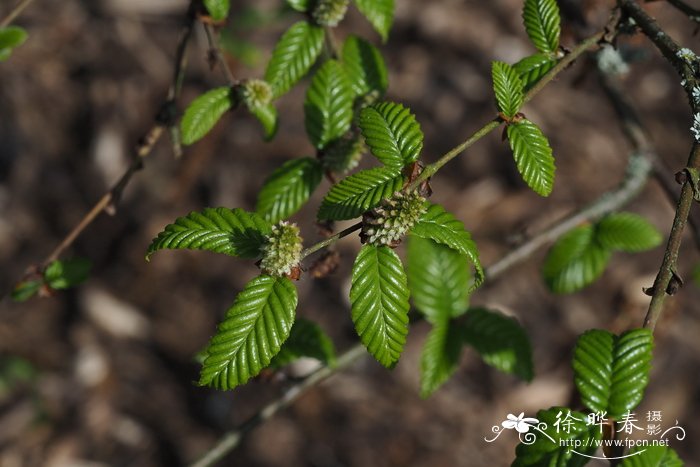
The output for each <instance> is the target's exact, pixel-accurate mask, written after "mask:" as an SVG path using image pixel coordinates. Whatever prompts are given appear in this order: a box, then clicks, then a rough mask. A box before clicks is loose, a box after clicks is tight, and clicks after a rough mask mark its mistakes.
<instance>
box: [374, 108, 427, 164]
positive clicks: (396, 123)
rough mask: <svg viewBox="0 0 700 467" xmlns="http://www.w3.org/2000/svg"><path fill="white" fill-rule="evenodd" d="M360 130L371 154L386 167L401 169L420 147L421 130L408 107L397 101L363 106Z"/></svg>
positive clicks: (413, 159)
mask: <svg viewBox="0 0 700 467" xmlns="http://www.w3.org/2000/svg"><path fill="white" fill-rule="evenodd" d="M360 130H362V136H364V137H365V143H366V144H367V147H369V150H370V152H371V153H372V154H374V156H375V157H376V158H377V159H379V161H380V162H381V163H383V164H384V165H386V166H388V167H393V168H395V169H399V170H400V169H401V168H403V167H404V166H405V165H406V164H410V163H411V162H415V161H417V160H418V157H419V156H420V152H421V150H422V149H423V132H422V131H421V129H420V125H419V124H418V122H417V121H416V117H415V116H414V115H413V114H412V113H411V111H410V110H409V109H408V108H406V107H404V106H403V105H401V104H397V103H394V102H381V103H379V104H374V105H372V106H371V107H365V108H364V109H362V113H361V114H360Z"/></svg>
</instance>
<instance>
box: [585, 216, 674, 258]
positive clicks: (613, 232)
mask: <svg viewBox="0 0 700 467" xmlns="http://www.w3.org/2000/svg"><path fill="white" fill-rule="evenodd" d="M595 235H596V239H597V240H598V243H600V245H601V246H603V247H604V248H609V249H611V250H621V251H628V252H631V253H634V252H638V251H645V250H650V249H652V248H654V247H657V246H659V245H660V244H661V242H662V240H663V237H662V236H661V233H660V232H659V231H658V230H656V227H654V226H653V225H652V224H651V223H650V222H649V221H647V220H646V219H645V218H643V217H642V216H638V215H637V214H632V213H631V212H621V213H618V214H610V215H608V216H606V217H604V218H603V219H602V220H601V221H600V222H598V224H597V226H596V233H595Z"/></svg>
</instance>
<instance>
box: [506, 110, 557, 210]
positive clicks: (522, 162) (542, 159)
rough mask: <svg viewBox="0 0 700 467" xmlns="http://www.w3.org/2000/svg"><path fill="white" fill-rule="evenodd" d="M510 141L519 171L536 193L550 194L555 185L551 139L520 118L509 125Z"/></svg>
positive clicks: (529, 122) (535, 126) (532, 124)
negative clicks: (548, 139)
mask: <svg viewBox="0 0 700 467" xmlns="http://www.w3.org/2000/svg"><path fill="white" fill-rule="evenodd" d="M507 132H508V142H509V143H510V148H511V149H512V150H513V158H514V159H515V164H516V165H517V167H518V172H520V175H521V176H522V177H523V180H525V183H527V184H528V186H529V187H530V188H532V189H533V190H534V191H535V193H537V194H539V195H541V196H549V194H550V193H551V192H552V188H553V187H554V172H555V170H556V168H555V166H554V156H552V148H551V147H550V146H549V141H547V138H546V137H545V136H544V135H543V134H542V131H541V130H540V129H539V128H538V127H537V125H535V124H534V123H532V122H531V121H529V120H525V119H523V120H520V121H519V122H514V123H513V124H511V125H508V127H507Z"/></svg>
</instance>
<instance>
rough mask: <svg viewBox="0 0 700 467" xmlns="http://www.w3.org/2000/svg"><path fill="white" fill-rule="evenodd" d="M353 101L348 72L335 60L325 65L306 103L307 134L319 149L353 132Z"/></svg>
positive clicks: (315, 76) (308, 93)
mask: <svg viewBox="0 0 700 467" xmlns="http://www.w3.org/2000/svg"><path fill="white" fill-rule="evenodd" d="M352 101H353V94H352V89H351V88H350V83H349V81H348V78H347V76H346V74H345V70H344V69H343V67H342V66H341V65H340V63H339V62H337V61H336V60H328V61H326V63H324V64H323V66H322V67H321V68H320V69H319V70H318V72H316V74H315V75H314V78H313V79H312V80H311V85H310V86H309V90H308V91H307V93H306V101H305V102H304V117H305V118H304V123H305V125H306V132H307V133H308V135H309V139H310V140H311V143H312V144H313V145H314V146H315V147H316V148H317V149H323V148H325V147H326V145H327V144H328V143H330V142H331V141H334V140H336V139H338V138H340V137H341V136H343V135H344V134H345V132H347V131H348V129H350V123H352Z"/></svg>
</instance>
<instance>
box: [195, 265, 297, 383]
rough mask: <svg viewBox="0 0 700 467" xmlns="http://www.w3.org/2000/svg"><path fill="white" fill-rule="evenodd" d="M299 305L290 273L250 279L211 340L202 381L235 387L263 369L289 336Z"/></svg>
mask: <svg viewBox="0 0 700 467" xmlns="http://www.w3.org/2000/svg"><path fill="white" fill-rule="evenodd" d="M296 307H297V289H296V288H295V287H294V284H292V282H291V281H290V280H289V279H287V278H286V277H272V276H264V275H263V276H258V277H256V278H255V279H253V280H252V281H250V282H249V283H248V284H247V285H246V287H245V289H244V290H243V291H242V292H241V293H240V294H238V297H236V301H235V302H234V303H233V306H232V307H231V308H229V310H228V312H227V313H226V317H225V318H224V320H223V321H222V322H221V324H219V328H218V330H217V333H216V335H214V337H212V339H211V341H210V342H209V347H208V348H207V350H206V353H207V358H206V360H204V365H203V366H202V372H201V374H200V378H199V384H200V385H202V386H211V387H214V388H217V389H223V390H226V389H233V388H235V387H236V386H239V385H241V384H245V383H246V382H247V381H248V380H249V379H250V378H251V377H253V376H255V375H257V374H258V373H260V370H262V369H263V368H265V367H266V366H268V365H269V364H270V361H271V360H272V357H274V356H275V355H276V354H277V352H279V350H280V347H281V346H282V344H283V343H284V341H286V340H287V337H288V336H289V332H290V330H291V328H292V324H293V323H294V313H295V311H296Z"/></svg>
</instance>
